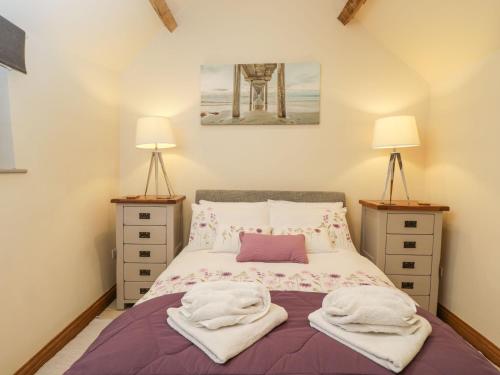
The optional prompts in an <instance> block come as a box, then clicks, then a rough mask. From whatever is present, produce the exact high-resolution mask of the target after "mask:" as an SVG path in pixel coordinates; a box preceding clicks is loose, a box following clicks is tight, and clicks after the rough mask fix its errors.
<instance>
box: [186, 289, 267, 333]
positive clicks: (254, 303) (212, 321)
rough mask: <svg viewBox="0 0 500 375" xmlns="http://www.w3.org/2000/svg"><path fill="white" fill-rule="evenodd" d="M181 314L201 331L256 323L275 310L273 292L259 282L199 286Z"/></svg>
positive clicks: (189, 293)
mask: <svg viewBox="0 0 500 375" xmlns="http://www.w3.org/2000/svg"><path fill="white" fill-rule="evenodd" d="M181 303H182V307H181V308H180V310H179V312H180V313H181V314H182V315H183V316H184V317H185V318H186V319H187V320H189V321H191V322H193V323H195V325H196V326H198V327H205V328H208V329H218V328H221V327H226V326H232V325H235V324H248V323H252V322H254V321H256V320H258V319H260V318H262V317H263V316H264V315H266V314H267V313H268V311H269V308H270V306H271V295H270V293H269V290H268V289H267V288H266V287H265V286H263V285H262V284H259V283H256V282H236V281H214V282H206V283H200V284H197V285H195V286H194V287H193V288H192V289H191V290H190V291H188V292H187V293H186V294H185V295H184V297H182V300H181Z"/></svg>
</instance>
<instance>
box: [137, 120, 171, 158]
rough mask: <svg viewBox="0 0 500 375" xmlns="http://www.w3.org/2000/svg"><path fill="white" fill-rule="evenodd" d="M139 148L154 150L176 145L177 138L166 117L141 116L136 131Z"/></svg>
mask: <svg viewBox="0 0 500 375" xmlns="http://www.w3.org/2000/svg"><path fill="white" fill-rule="evenodd" d="M135 146H136V147H137V148H142V149H147V150H152V149H153V150H154V149H162V148H172V147H175V138H174V134H173V133H172V128H171V127H170V121H169V120H168V118H166V117H141V118H140V119H139V120H137V129H136V133H135Z"/></svg>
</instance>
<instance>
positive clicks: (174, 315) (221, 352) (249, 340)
mask: <svg viewBox="0 0 500 375" xmlns="http://www.w3.org/2000/svg"><path fill="white" fill-rule="evenodd" d="M179 310H180V309H179V308H169V309H168V310H167V313H168V319H167V322H168V324H169V325H170V326H171V327H172V328H173V329H175V330H176V331H177V332H179V333H180V334H181V335H182V336H184V337H185V338H186V339H188V340H189V341H191V342H192V343H193V344H194V345H196V346H197V347H198V348H200V349H201V350H202V351H203V352H204V353H205V354H206V355H208V356H209V357H210V358H211V359H212V360H213V361H214V362H216V363H221V364H222V363H225V362H227V361H228V360H229V359H231V358H232V357H234V356H236V355H237V354H239V353H241V352H242V351H243V350H245V349H246V348H248V347H249V346H251V345H252V344H253V343H255V342H256V341H257V340H259V339H261V338H262V337H264V336H265V335H266V334H267V333H269V332H270V331H271V330H273V329H274V328H275V327H277V326H279V325H280V324H281V323H283V322H284V321H286V320H287V319H288V314H287V312H286V310H285V309H284V308H282V307H280V306H278V305H275V304H271V305H270V308H269V311H268V312H267V314H266V315H265V316H263V317H261V318H260V319H258V320H256V321H254V322H252V323H248V324H244V325H239V324H238V325H233V326H231V327H223V328H220V329H217V330H210V329H206V328H203V327H197V326H195V324H194V323H193V322H190V321H188V320H187V319H186V318H185V317H184V315H183V314H182V313H181V312H180V311H179Z"/></svg>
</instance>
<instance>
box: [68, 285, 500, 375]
mask: <svg viewBox="0 0 500 375" xmlns="http://www.w3.org/2000/svg"><path fill="white" fill-rule="evenodd" d="M182 295H183V293H177V294H170V295H166V296H162V297H158V298H155V299H152V300H149V301H147V302H144V303H142V304H140V305H138V306H136V307H134V308H132V309H130V310H128V311H127V312H125V313H123V314H122V315H121V316H120V317H119V318H117V319H116V320H115V321H113V322H112V323H111V324H110V325H109V326H108V327H106V329H104V331H103V332H102V333H101V334H100V335H99V337H98V338H97V339H96V341H95V342H94V343H93V344H92V345H91V346H90V347H89V348H88V349H87V351H86V352H85V354H84V355H83V356H82V357H81V358H80V359H79V360H78V361H77V362H76V363H74V364H73V366H72V367H71V368H70V369H69V370H68V371H67V372H66V375H114V374H116V375H124V374H141V375H146V374H147V375H152V374H158V375H160V374H162V375H170V374H172V375H173V374H175V375H184V374H221V375H222V374H232V375H243V374H247V375H250V374H251V375H257V374H325V375H326V374H392V373H391V372H390V371H389V370H386V369H385V368H383V367H381V366H379V365H377V364H376V363H374V362H372V361H370V360H369V359H367V358H365V357H364V356H362V355H360V354H358V353H356V352H355V351H353V350H351V349H349V348H348V347H346V346H344V345H342V344H341V343H339V342H337V341H335V340H333V339H331V338H329V337H327V336H326V335H324V334H322V333H320V332H318V331H316V330H314V329H313V328H311V327H310V326H309V323H308V320H307V316H308V315H309V313H311V312H312V311H314V310H316V309H318V308H319V307H320V306H321V302H322V300H323V297H324V296H325V294H323V293H308V292H271V296H272V301H273V302H274V303H276V304H278V305H280V306H283V307H284V308H285V309H286V310H287V311H288V314H289V318H288V321H287V322H285V323H284V324H282V325H281V326H279V327H277V328H276V329H274V330H273V331H272V332H271V333H269V334H268V335H267V336H265V337H264V338H262V339H261V340H260V341H258V342H257V343H255V344H254V345H253V346H251V347H250V348H248V349H247V350H245V351H244V352H242V353H241V354H239V355H238V356H236V357H234V358H233V359H231V360H230V361H229V362H227V363H226V364H224V365H218V364H216V363H214V362H212V361H211V360H210V359H209V358H208V357H207V356H206V355H205V354H204V353H203V352H202V351H201V350H199V349H198V348H197V347H195V346H194V345H192V344H191V343H190V342H189V341H188V340H186V339H185V338H184V337H182V336H181V335H179V334H178V333H176V332H175V331H174V330H172V329H171V328H170V327H169V326H168V325H167V323H166V319H167V316H166V309H167V307H171V306H180V298H181V297H182ZM419 314H420V315H422V316H424V317H425V318H426V319H427V320H429V322H430V323H431V324H432V329H433V332H432V335H431V336H430V337H429V338H428V339H427V342H426V344H425V345H424V347H423V348H422V350H421V351H420V353H419V354H418V355H417V356H416V357H415V359H414V360H413V361H412V362H411V363H410V364H409V365H408V367H407V368H406V369H405V370H404V371H403V372H402V373H404V374H418V375H434V374H436V375H437V374H440V375H444V374H450V375H460V374H464V375H479V374H485V375H486V374H498V371H497V370H496V369H495V368H494V367H493V366H492V365H491V364H490V363H489V362H488V361H487V360H486V359H485V358H484V357H483V356H482V355H481V354H480V353H479V352H477V351H476V350H475V349H474V348H472V347H471V346H470V345H468V344H467V342H465V341H464V340H463V339H462V338H461V337H460V336H458V335H457V334H456V333H455V332H454V331H453V330H452V329H451V328H450V327H449V326H447V325H446V324H445V323H443V322H442V321H441V320H439V319H437V318H436V317H434V316H432V315H431V314H429V313H427V312H425V311H423V310H419Z"/></svg>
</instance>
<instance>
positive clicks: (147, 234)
mask: <svg viewBox="0 0 500 375" xmlns="http://www.w3.org/2000/svg"><path fill="white" fill-rule="evenodd" d="M139 238H151V232H139Z"/></svg>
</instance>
